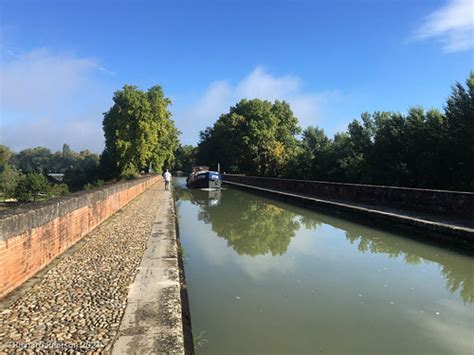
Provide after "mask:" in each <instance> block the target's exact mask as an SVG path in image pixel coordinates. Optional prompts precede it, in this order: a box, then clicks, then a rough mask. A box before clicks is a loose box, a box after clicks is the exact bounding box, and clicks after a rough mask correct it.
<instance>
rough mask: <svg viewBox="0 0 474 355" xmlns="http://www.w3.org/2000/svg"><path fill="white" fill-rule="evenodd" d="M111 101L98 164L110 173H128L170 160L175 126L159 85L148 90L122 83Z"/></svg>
mask: <svg viewBox="0 0 474 355" xmlns="http://www.w3.org/2000/svg"><path fill="white" fill-rule="evenodd" d="M113 101H114V105H113V106H112V107H111V108H110V110H109V111H107V112H106V113H105V114H104V121H103V127H104V136H105V151H104V153H103V154H102V160H101V166H102V169H103V170H107V171H108V172H109V174H110V175H111V176H122V177H130V176H134V175H137V174H138V173H139V172H140V171H142V170H145V171H148V169H149V168H150V166H151V167H152V169H153V170H155V171H161V170H162V168H163V166H165V165H166V166H169V165H171V164H172V163H173V159H174V152H175V150H176V148H177V146H178V133H179V132H178V130H177V129H176V127H175V125H174V122H173V120H172V119H171V112H170V111H169V110H168V106H169V105H170V104H171V101H170V100H169V99H168V98H166V97H165V96H164V93H163V90H162V89H161V87H160V86H154V87H152V88H150V89H149V90H148V91H147V92H144V91H142V90H139V89H138V88H137V87H136V86H130V85H125V86H124V87H123V89H122V90H119V91H117V92H115V94H114V97H113Z"/></svg>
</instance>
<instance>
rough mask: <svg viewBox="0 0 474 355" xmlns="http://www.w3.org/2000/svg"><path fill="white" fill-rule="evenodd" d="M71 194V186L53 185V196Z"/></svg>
mask: <svg viewBox="0 0 474 355" xmlns="http://www.w3.org/2000/svg"><path fill="white" fill-rule="evenodd" d="M67 194H69V188H68V187H67V185H66V184H54V185H52V186H51V192H50V196H51V197H56V196H64V195H67Z"/></svg>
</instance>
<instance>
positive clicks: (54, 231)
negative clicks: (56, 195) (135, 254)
mask: <svg viewBox="0 0 474 355" xmlns="http://www.w3.org/2000/svg"><path fill="white" fill-rule="evenodd" d="M160 179H161V177H160V176H153V177H149V178H143V179H141V181H138V182H132V183H130V182H129V183H123V184H117V186H114V187H113V188H111V187H105V188H103V189H101V190H96V191H90V192H88V193H80V196H79V197H75V196H74V195H75V194H73V195H72V196H71V197H67V198H66V199H63V200H58V202H52V203H49V204H48V203H46V204H45V205H44V206H43V207H41V208H38V209H36V210H19V211H18V214H17V215H15V214H13V215H12V214H11V213H10V214H9V215H8V216H5V217H4V218H0V224H3V225H4V226H6V225H7V224H10V226H9V228H4V226H2V227H3V228H2V236H1V237H2V239H1V240H0V261H1V262H0V298H3V297H4V296H6V295H7V294H8V293H10V292H11V291H13V290H14V289H15V288H17V287H18V286H20V285H21V284H22V283H24V282H25V281H27V280H28V279H29V278H31V277H32V276H34V275H35V274H36V273H37V272H38V271H40V270H41V269H43V268H44V267H45V266H46V265H48V264H49V263H50V262H51V261H52V260H53V259H54V258H55V257H56V256H58V255H60V254H62V253H63V252H64V251H65V250H66V249H68V248H69V247H71V246H72V245H74V244H75V243H76V242H77V241H79V240H80V239H81V238H82V237H83V236H84V235H86V234H87V233H89V232H90V231H91V230H92V229H94V228H95V227H96V226H97V225H98V224H100V223H101V222H103V221H104V220H105V219H106V218H108V217H110V216H111V215H112V214H113V213H114V212H116V211H117V210H118V209H120V208H122V207H123V206H125V205H126V204H127V203H128V202H130V201H131V200H132V199H134V198H135V197H137V196H138V195H139V194H140V193H142V192H143V191H145V190H146V189H147V188H149V187H150V186H151V185H153V184H154V183H156V182H157V181H159V180H160ZM55 204H56V205H55ZM68 204H69V205H72V206H75V205H78V206H79V207H78V208H76V209H73V208H74V207H70V206H69V207H67V205H68ZM81 204H82V205H83V206H81ZM65 205H66V207H67V208H65V207H64V206H65ZM64 211H67V212H64ZM21 214H30V215H31V216H29V217H28V218H26V217H24V216H21ZM49 216H51V219H50V220H49V221H47V220H48V217H49ZM22 217H24V218H23V219H22ZM38 220H39V221H41V222H43V221H45V220H46V221H47V222H46V223H43V224H41V225H36V226H35V225H34V224H35V221H38ZM29 223H31V224H32V228H30V229H28V228H26V229H27V230H24V229H25V224H29ZM11 226H13V227H11ZM17 227H20V229H23V230H22V231H20V233H19V234H15V228H17Z"/></svg>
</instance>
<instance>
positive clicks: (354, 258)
mask: <svg viewBox="0 0 474 355" xmlns="http://www.w3.org/2000/svg"><path fill="white" fill-rule="evenodd" d="M174 193H175V197H176V206H177V210H178V222H179V230H180V238H181V243H182V246H183V249H184V256H185V259H186V260H185V264H184V268H185V273H186V280H187V285H188V293H189V302H190V308H191V317H192V326H193V333H194V337H195V338H197V340H196V342H198V343H200V344H201V347H200V349H199V350H198V351H197V352H198V353H199V354H349V353H357V354H448V353H449V354H472V353H474V351H473V350H474V342H473V340H472V334H473V331H474V305H473V301H474V275H473V272H474V271H473V270H474V259H473V258H472V257H469V256H464V255H461V254H458V253H455V252H451V251H449V250H446V249H442V248H438V247H436V246H432V245H428V244H424V243H420V242H417V241H415V240H414V239H410V238H407V236H406V235H402V234H397V233H393V232H390V231H385V230H383V229H379V228H371V227H368V226H364V225H361V224H357V223H353V222H350V221H347V220H345V219H340V218H337V217H332V216H329V215H326V214H321V213H316V212H313V211H309V210H305V209H302V208H297V207H294V206H292V205H288V204H285V203H281V202H276V201H273V200H271V199H267V198H264V197H260V196H257V195H253V194H250V193H247V192H243V191H239V190H235V189H232V188H226V189H223V190H222V191H220V192H216V191H203V190H188V189H186V187H185V180H184V179H176V181H175V186H174Z"/></svg>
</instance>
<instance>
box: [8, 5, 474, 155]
mask: <svg viewBox="0 0 474 355" xmlns="http://www.w3.org/2000/svg"><path fill="white" fill-rule="evenodd" d="M0 4H1V7H0V10H1V12H0V16H1V25H0V26H1V38H0V50H1V61H0V65H1V67H0V84H1V89H2V90H1V93H0V98H1V109H0V115H1V116H0V118H1V122H0V139H1V142H2V143H3V144H7V145H9V146H10V147H12V148H13V149H15V150H20V149H23V148H25V147H31V146H36V145H42V146H47V147H49V148H51V149H59V148H60V147H61V146H62V144H63V143H64V142H66V143H70V144H71V146H72V147H73V149H76V150H79V149H86V148H89V149H91V150H93V151H97V152H99V151H101V149H102V147H103V136H102V127H101V122H102V113H103V112H105V111H106V110H108V108H109V107H110V105H111V103H112V101H111V98H112V95H113V92H114V91H115V90H117V89H119V88H121V87H122V86H123V85H124V84H133V85H137V86H139V87H140V88H142V89H147V88H148V87H150V86H153V85H155V84H159V85H161V86H162V87H163V88H164V90H165V93H166V94H167V95H168V96H169V97H170V98H171V99H172V101H173V106H172V108H171V109H172V111H173V114H174V119H175V121H176V125H177V127H178V128H179V129H180V130H181V131H182V135H181V140H182V142H183V143H187V144H196V143H197V141H198V138H199V131H200V130H202V129H204V128H206V126H209V125H211V124H212V123H213V122H214V121H215V120H216V119H217V118H218V116H219V114H220V113H223V112H225V111H227V110H228V108H229V106H231V105H233V104H234V103H235V102H237V101H238V100H240V99H241V98H242V97H248V98H253V97H259V98H263V99H270V100H274V99H285V100H287V101H289V102H290V104H291V105H292V108H293V109H294V112H295V113H296V115H297V117H298V118H299V119H300V123H301V125H302V126H303V127H305V126H308V125H318V126H320V127H322V128H324V129H325V130H326V132H327V133H328V134H330V135H332V134H334V133H335V132H337V131H341V130H344V129H345V127H346V125H347V123H348V122H349V121H351V120H352V119H354V118H358V117H359V116H360V114H361V113H362V112H364V111H375V110H390V111H401V112H404V111H406V110H407V109H408V108H409V107H411V106H414V105H422V106H423V107H425V108H431V107H437V108H442V107H443V105H444V102H445V100H446V98H447V97H448V95H449V93H450V86H451V85H452V84H453V83H454V82H455V81H461V82H464V81H465V79H466V77H467V75H468V74H469V72H470V71H471V70H473V69H474V51H473V48H474V0H321V1H199V0H198V1H151V0H150V1H131V0H130V1H100V0H98V1H88V0H86V1H73V0H64V1H50V0H49V1H48V0H42V1H22V0H16V1H7V0H0Z"/></svg>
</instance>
